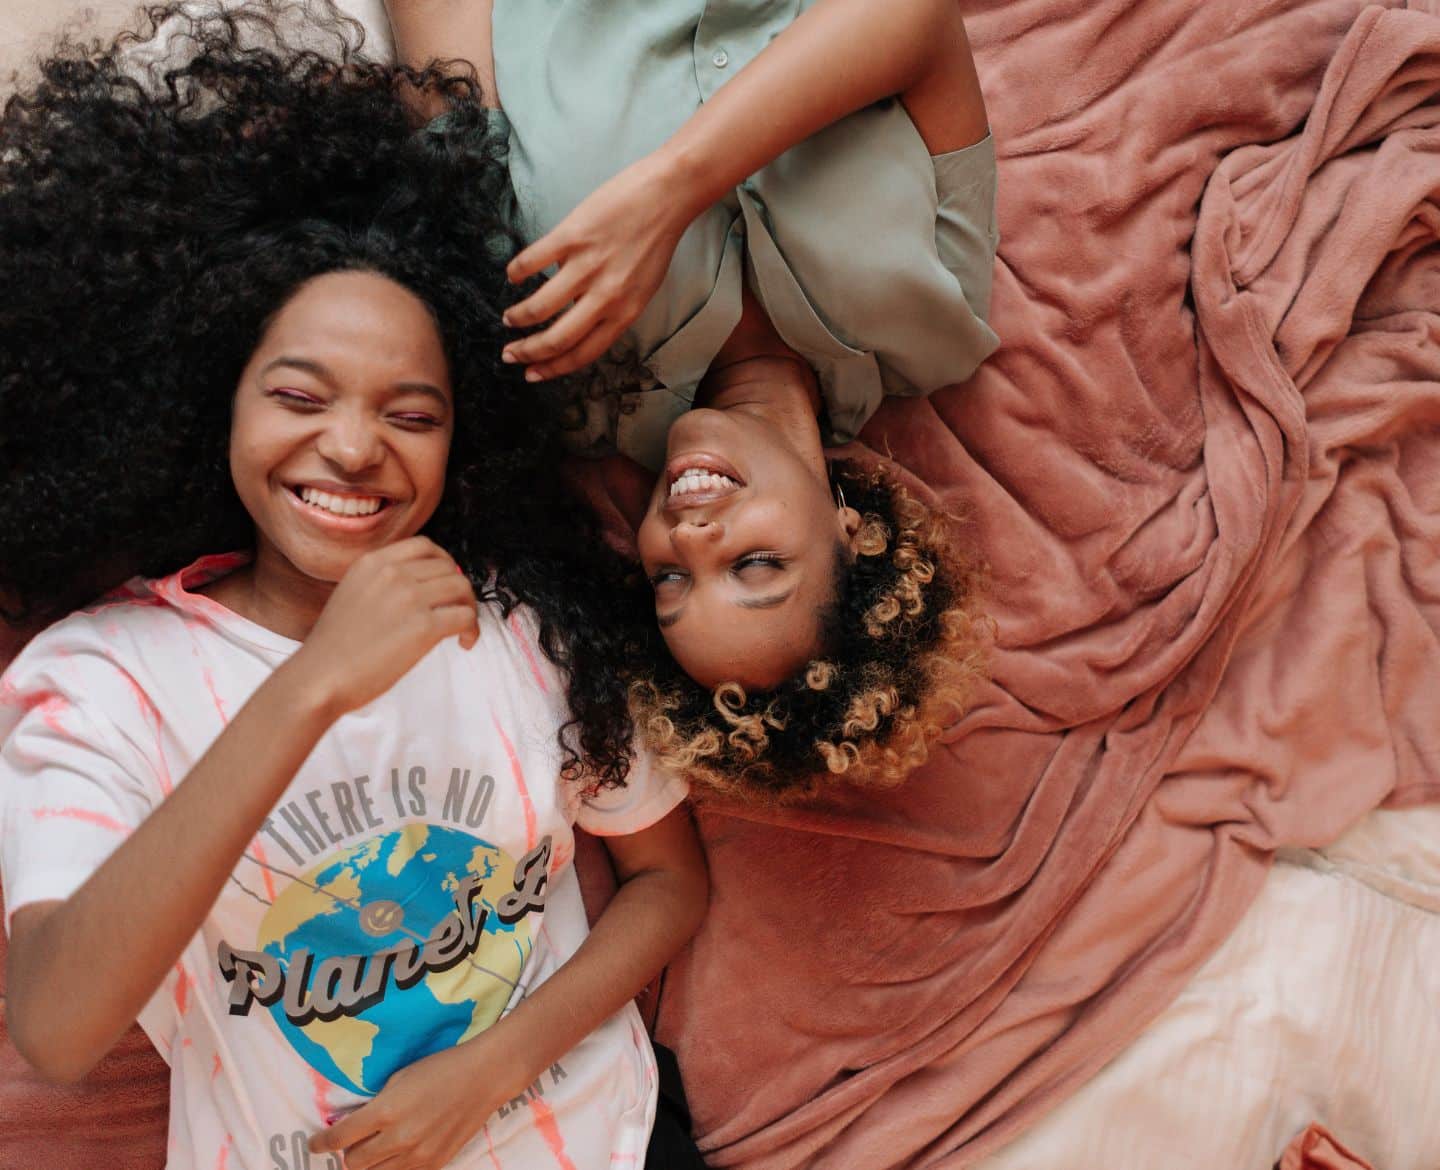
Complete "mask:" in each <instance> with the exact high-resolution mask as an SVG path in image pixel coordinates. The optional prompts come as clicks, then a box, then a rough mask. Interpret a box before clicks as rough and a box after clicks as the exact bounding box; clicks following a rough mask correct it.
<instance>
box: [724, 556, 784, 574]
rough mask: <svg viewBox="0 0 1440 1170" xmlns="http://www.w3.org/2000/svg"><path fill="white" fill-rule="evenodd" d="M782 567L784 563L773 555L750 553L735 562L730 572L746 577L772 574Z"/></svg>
mask: <svg viewBox="0 0 1440 1170" xmlns="http://www.w3.org/2000/svg"><path fill="white" fill-rule="evenodd" d="M761 566H763V568H762V567H761ZM784 567H785V561H784V560H783V559H782V558H780V557H778V556H776V555H775V554H774V553H750V554H749V555H748V556H743V557H741V558H740V559H739V560H738V561H736V562H735V563H734V564H733V565H732V566H731V572H733V573H736V574H737V575H747V574H754V573H756V572H761V573H763V572H766V571H770V572H774V571H777V570H779V569H783V568H784Z"/></svg>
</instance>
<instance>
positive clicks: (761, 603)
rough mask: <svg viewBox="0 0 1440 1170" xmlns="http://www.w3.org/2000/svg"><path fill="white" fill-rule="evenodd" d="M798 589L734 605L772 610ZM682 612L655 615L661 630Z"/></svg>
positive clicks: (672, 623)
mask: <svg viewBox="0 0 1440 1170" xmlns="http://www.w3.org/2000/svg"><path fill="white" fill-rule="evenodd" d="M798 588H799V586H798V585H793V586H791V587H790V588H789V589H787V590H785V592H784V593H767V594H766V595H765V596H764V597H747V598H744V599H742V600H740V601H737V602H736V603H735V604H736V605H738V606H739V607H740V608H741V609H774V608H775V607H776V606H777V605H784V604H785V603H786V602H787V601H789V600H790V598H791V597H793V596H794V594H795V590H796V589H798ZM684 612H685V607H684V606H683V605H682V606H681V607H680V608H679V609H677V610H675V611H674V612H673V613H667V614H658V615H656V620H657V622H658V623H659V625H660V628H661V629H662V630H668V629H669V628H670V627H671V626H673V625H674V624H675V623H676V622H678V621H679V620H680V615H681V614H682V613H684Z"/></svg>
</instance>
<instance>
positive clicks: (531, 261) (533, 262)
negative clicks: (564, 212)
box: [505, 221, 565, 284]
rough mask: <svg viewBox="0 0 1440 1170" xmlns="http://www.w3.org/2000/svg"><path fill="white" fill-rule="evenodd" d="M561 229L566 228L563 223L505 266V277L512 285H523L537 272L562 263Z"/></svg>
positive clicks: (563, 248)
mask: <svg viewBox="0 0 1440 1170" xmlns="http://www.w3.org/2000/svg"><path fill="white" fill-rule="evenodd" d="M561 227H564V223H563V221H562V222H561V224H560V225H559V227H556V228H555V229H554V230H552V231H550V232H548V233H546V234H545V235H543V236H541V237H540V238H539V239H538V240H536V241H535V242H534V243H533V244H531V245H530V246H529V247H528V248H525V249H524V250H523V251H521V253H520V254H519V255H518V256H516V257H515V259H513V260H511V261H510V263H509V264H508V265H506V266H505V276H506V278H507V279H508V280H509V281H510V283H511V284H523V283H524V282H525V281H527V280H529V279H530V278H531V277H532V276H534V275H535V274H536V273H537V272H543V271H544V270H545V269H547V268H549V267H550V265H552V264H558V263H560V258H561V257H562V256H563V255H564V253H565V247H564V244H563V243H562V241H563V239H564V236H563V235H562V234H561V232H560V228H561Z"/></svg>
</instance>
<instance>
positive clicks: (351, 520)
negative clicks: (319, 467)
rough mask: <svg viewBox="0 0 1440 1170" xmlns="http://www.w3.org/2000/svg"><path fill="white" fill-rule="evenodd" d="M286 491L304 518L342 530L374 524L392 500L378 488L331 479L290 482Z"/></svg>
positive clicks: (378, 520)
mask: <svg viewBox="0 0 1440 1170" xmlns="http://www.w3.org/2000/svg"><path fill="white" fill-rule="evenodd" d="M286 495H288V496H289V497H290V499H291V500H293V501H294V503H295V506H296V507H297V508H298V509H299V510H300V512H301V514H302V515H304V516H305V517H306V518H307V519H308V520H310V521H312V522H314V523H318V524H320V525H322V526H324V527H326V528H331V529H335V530H338V531H343V532H364V531H367V530H369V529H371V528H374V527H376V526H377V525H378V524H379V523H380V522H381V519H382V517H383V516H384V513H385V512H386V510H387V509H388V508H389V507H390V505H391V504H392V503H393V501H392V500H391V499H390V497H389V496H386V495H382V494H380V493H379V492H374V491H358V490H356V489H355V488H352V487H345V486H343V485H340V484H331V483H324V484H319V483H304V484H291V485H289V490H288V491H287V492H286Z"/></svg>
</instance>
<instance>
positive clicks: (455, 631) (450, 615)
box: [430, 605, 480, 650]
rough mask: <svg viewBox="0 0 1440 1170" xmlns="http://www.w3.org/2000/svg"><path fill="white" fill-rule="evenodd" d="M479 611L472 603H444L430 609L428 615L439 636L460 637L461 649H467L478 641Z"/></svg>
mask: <svg viewBox="0 0 1440 1170" xmlns="http://www.w3.org/2000/svg"><path fill="white" fill-rule="evenodd" d="M479 612H480V611H479V610H478V609H477V608H476V607H475V606H474V605H445V606H441V607H439V608H438V609H432V610H431V611H430V616H431V619H432V620H433V621H434V622H435V628H436V630H437V632H438V633H439V635H440V638H442V639H443V638H449V637H451V636H452V635H453V636H454V637H456V638H459V639H460V647H461V649H463V650H469V649H470V648H471V647H473V646H474V645H475V644H476V643H477V642H478V641H480V618H479ZM437 640H438V639H437Z"/></svg>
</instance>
